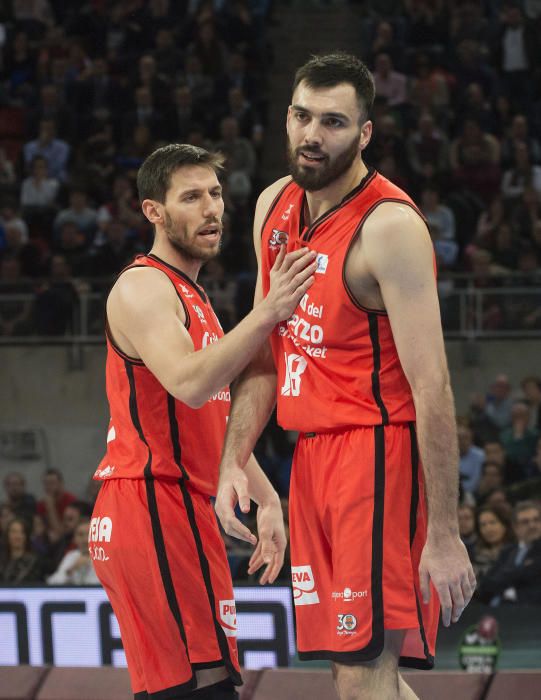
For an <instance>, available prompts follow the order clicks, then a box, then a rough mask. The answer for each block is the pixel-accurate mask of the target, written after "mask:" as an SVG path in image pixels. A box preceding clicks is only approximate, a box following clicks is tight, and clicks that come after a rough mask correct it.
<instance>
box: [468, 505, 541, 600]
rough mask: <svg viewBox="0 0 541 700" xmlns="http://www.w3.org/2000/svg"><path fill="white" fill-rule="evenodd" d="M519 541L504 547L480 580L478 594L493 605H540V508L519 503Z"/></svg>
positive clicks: (515, 517)
mask: <svg viewBox="0 0 541 700" xmlns="http://www.w3.org/2000/svg"><path fill="white" fill-rule="evenodd" d="M513 526H514V530H515V534H516V539H517V542H516V544H510V545H509V546H507V547H505V548H503V549H502V551H501V552H500V555H499V557H498V559H497V560H496V562H495V563H494V565H493V566H492V567H491V568H490V569H489V570H488V571H487V572H486V574H485V576H484V577H483V579H482V580H481V582H480V585H479V588H478V591H477V595H478V597H479V598H480V599H481V600H483V601H484V602H486V603H489V604H490V605H492V606H497V605H501V604H503V603H522V604H525V605H541V507H540V506H539V504H538V503H535V502H533V501H524V502H522V503H518V504H517V506H516V507H515V510H514V513H513Z"/></svg>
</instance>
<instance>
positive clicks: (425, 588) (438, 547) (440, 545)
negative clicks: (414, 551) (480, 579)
mask: <svg viewBox="0 0 541 700" xmlns="http://www.w3.org/2000/svg"><path fill="white" fill-rule="evenodd" d="M419 580H420V585H421V594H422V596H423V601H424V602H425V603H428V602H429V600H430V583H431V582H432V585H433V586H434V588H435V589H436V592H437V593H438V597H439V599H440V603H441V619H442V622H443V624H444V625H445V627H449V625H450V624H451V622H457V621H458V619H459V618H460V616H461V615H462V612H463V610H464V608H465V607H466V606H467V605H468V603H469V602H470V600H471V598H472V596H473V593H474V591H475V586H476V581H475V574H474V573H473V569H472V565H471V563H470V559H469V557H468V552H467V551H466V547H465V546H464V543H463V542H462V540H461V539H460V537H458V535H456V536H451V535H449V536H446V537H444V538H438V539H431V538H430V536H429V538H428V540H427V542H426V544H425V546H424V549H423V553H422V555H421V562H420V564H419Z"/></svg>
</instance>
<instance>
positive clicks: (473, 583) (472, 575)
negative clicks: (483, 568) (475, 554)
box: [468, 564, 477, 591]
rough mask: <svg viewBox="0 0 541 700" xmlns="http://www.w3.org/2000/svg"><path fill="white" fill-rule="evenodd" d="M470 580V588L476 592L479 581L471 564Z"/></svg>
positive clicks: (469, 570) (469, 569)
mask: <svg viewBox="0 0 541 700" xmlns="http://www.w3.org/2000/svg"><path fill="white" fill-rule="evenodd" d="M468 579H469V581H470V586H471V587H472V590H473V591H475V589H476V588H477V579H476V578H475V573H474V571H473V567H472V566H471V564H470V566H469V568H468Z"/></svg>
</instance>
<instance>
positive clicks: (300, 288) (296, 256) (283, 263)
mask: <svg viewBox="0 0 541 700" xmlns="http://www.w3.org/2000/svg"><path fill="white" fill-rule="evenodd" d="M316 256H317V253H316V252H315V251H313V250H309V249H308V248H299V249H298V250H294V251H292V252H291V253H286V248H285V246H281V248H280V252H279V253H278V256H277V257H276V260H275V262H274V265H273V267H272V269H271V271H270V289H269V292H268V294H267V296H266V297H265V299H264V300H263V301H262V302H261V303H262V304H266V305H267V306H268V307H269V309H270V310H271V313H272V315H273V317H274V319H275V320H276V323H278V322H279V321H283V320H285V319H286V318H289V317H290V316H291V314H292V313H293V311H294V310H295V309H296V308H297V305H298V303H299V301H300V300H301V299H302V298H303V296H304V295H305V294H306V292H307V290H308V289H309V288H310V287H311V286H312V284H313V283H314V272H315V271H316V268H317V263H316Z"/></svg>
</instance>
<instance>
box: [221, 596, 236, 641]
mask: <svg viewBox="0 0 541 700" xmlns="http://www.w3.org/2000/svg"><path fill="white" fill-rule="evenodd" d="M220 624H221V625H222V629H223V631H224V632H225V636H226V637H236V636H237V608H236V607H235V601H234V600H221V601H220Z"/></svg>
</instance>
